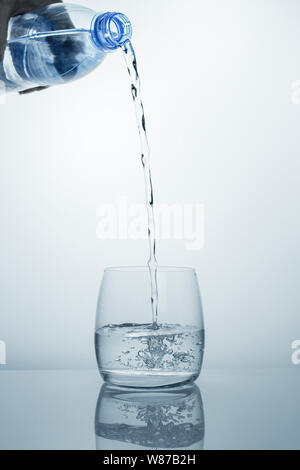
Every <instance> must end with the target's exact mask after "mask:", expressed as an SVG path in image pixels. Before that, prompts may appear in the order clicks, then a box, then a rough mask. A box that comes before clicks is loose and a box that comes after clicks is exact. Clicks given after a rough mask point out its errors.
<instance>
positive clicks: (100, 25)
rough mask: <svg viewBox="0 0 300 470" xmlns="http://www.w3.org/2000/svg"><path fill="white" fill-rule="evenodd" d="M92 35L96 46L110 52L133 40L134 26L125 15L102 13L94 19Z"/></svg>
mask: <svg viewBox="0 0 300 470" xmlns="http://www.w3.org/2000/svg"><path fill="white" fill-rule="evenodd" d="M91 34H92V39H93V41H94V43H95V45H96V46H97V47H98V48H99V49H102V50H105V51H107V52H109V51H113V50H115V49H117V48H118V47H119V46H121V45H122V44H124V43H125V42H126V41H129V40H130V39H131V36H132V26H131V23H130V21H129V19H128V18H127V16H125V15H123V13H116V12H107V13H100V14H98V15H96V16H95V17H94V18H93V21H92V24H91Z"/></svg>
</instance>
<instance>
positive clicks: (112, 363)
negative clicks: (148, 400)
mask: <svg viewBox="0 0 300 470" xmlns="http://www.w3.org/2000/svg"><path fill="white" fill-rule="evenodd" d="M157 286H158V327H157V328H155V326H154V325H153V323H152V311H151V284H150V275H149V270H148V268H147V267H129V268H107V269H105V271H104V276H103V280H102V284H101V289H100V293H99V300H98V306H97V317H96V331H95V348H96V356H97V362H98V367H99V370H100V373H101V375H102V377H103V379H104V380H105V381H107V382H109V383H112V384H116V385H122V386H129V387H162V386H168V385H175V384H179V383H184V382H189V381H193V380H195V379H196V378H197V377H198V376H199V373H200V370H201V366H202V360H203V352H204V324H203V315H202V307H201V298H200V291H199V286H198V281H197V275H196V272H195V271H194V270H193V269H191V268H173V267H172V268H165V267H159V268H157Z"/></svg>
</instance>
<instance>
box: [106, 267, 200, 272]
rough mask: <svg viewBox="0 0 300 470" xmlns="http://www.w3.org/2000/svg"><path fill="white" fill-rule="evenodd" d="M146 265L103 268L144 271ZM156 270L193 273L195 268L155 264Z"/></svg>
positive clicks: (147, 268) (146, 268) (121, 270)
mask: <svg viewBox="0 0 300 470" xmlns="http://www.w3.org/2000/svg"><path fill="white" fill-rule="evenodd" d="M148 270H149V267H148V266H109V267H107V268H104V272H139V271H140V272H144V271H148ZM157 271H158V272H190V273H195V272H196V270H195V268H191V267H186V266H157Z"/></svg>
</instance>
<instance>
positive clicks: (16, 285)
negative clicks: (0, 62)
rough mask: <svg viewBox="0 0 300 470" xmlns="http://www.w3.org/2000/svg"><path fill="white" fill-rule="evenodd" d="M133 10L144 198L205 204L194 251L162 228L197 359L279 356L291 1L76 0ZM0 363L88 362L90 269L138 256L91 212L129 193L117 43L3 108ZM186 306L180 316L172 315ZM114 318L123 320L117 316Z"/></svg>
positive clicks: (298, 9) (294, 32)
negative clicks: (103, 233) (192, 289)
mask: <svg viewBox="0 0 300 470" xmlns="http://www.w3.org/2000/svg"><path fill="white" fill-rule="evenodd" d="M73 3H83V4H86V6H90V7H91V8H94V9H95V10H99V11H105V10H110V11H112V10H119V11H123V12H124V13H126V14H127V15H128V16H129V18H130V19H131V20H132V23H133V28H134V37H133V40H134V45H135V48H136V53H137V57H138V63H139V69H140V73H141V77H142V86H143V95H144V101H145V108H146V118H147V123H148V130H149V137H150V142H151V149H152V172H153V179H154V186H155V188H154V189H155V198H156V201H157V202H161V203H170V204H173V203H204V204H205V212H206V228H205V238H206V241H205V246H204V248H203V249H202V250H201V251H198V252H194V251H186V249H185V245H184V242H180V241H169V242H167V241H161V242H160V243H159V245H158V259H159V262H160V264H163V265H177V266H180V265H188V266H193V267H195V268H197V270H198V273H199V280H200V287H201V293H202V300H203V307H204V315H205V323H206V330H207V344H206V355H205V366H223V365H224V366H245V367H246V366H261V365H262V366H270V367H273V366H289V365H290V366H291V367H293V366H292V365H291V360H290V357H291V353H292V350H291V343H292V341H293V340H295V339H299V338H300V316H299V309H300V293H299V277H300V265H299V261H300V259H299V248H298V245H299V237H300V221H299V192H300V184H299V183H300V182H299V174H300V168H299V166H300V165H299V151H300V105H299V106H296V105H293V104H292V101H291V85H292V82H293V81H294V80H299V79H300V3H299V1H298V0H239V1H238V0H226V1H224V0H207V1H203V0H202V1H200V0H186V1H182V0H181V1H179V0H151V2H149V1H147V0H111V1H108V0H103V1H96V0H86V1H85V2H84V1H82V0H80V1H78V2H77V1H75V0H73ZM0 125H1V127H0V128H1V159H0V165H1V168H0V194H1V197H0V211H1V212H0V213H1V231H0V256H1V263H0V276H1V296H0V339H2V340H5V342H6V345H7V365H6V366H1V369H10V368H11V369H30V368H33V369H34V368H39V369H45V368H89V367H94V366H95V358H94V350H93V330H94V317H95V308H96V301H97V295H98V289H99V285H100V281H101V277H102V272H103V269H104V267H105V266H111V265H142V264H145V261H146V257H147V243H146V242H144V241H138V242H133V241H101V240H98V239H97V237H96V225H97V217H96V210H97V208H98V207H99V205H100V204H101V203H110V202H111V203H114V202H117V200H118V198H119V197H120V196H128V198H129V200H130V201H132V202H134V203H139V202H141V201H143V198H144V187H143V177H142V170H141V164H140V160H139V142H138V138H137V129H136V123H135V116H134V112H133V105H132V100H131V95H130V90H129V83H128V77H127V71H126V68H125V66H124V63H123V59H122V56H121V54H120V53H116V54H111V55H110V56H109V57H108V58H107V59H106V60H105V62H104V63H103V64H102V65H101V66H100V67H99V69H98V70H96V71H95V72H93V73H92V74H91V75H90V76H88V77H86V78H84V79H82V80H81V81H79V82H74V83H73V84H70V85H67V86H60V87H54V88H52V89H49V90H46V91H44V92H40V93H35V94H31V95H27V96H18V95H13V94H11V95H9V96H8V97H7V103H6V104H4V105H1V106H0ZM183 314H184V313H183ZM124 321H126V318H124Z"/></svg>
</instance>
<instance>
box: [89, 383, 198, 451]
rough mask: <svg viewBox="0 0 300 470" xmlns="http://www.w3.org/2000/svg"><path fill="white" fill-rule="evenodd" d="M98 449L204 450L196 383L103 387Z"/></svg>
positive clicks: (97, 421)
mask: <svg viewBox="0 0 300 470" xmlns="http://www.w3.org/2000/svg"><path fill="white" fill-rule="evenodd" d="M95 434H96V449H97V450H137V449H144V450H149V449H152V450H156V449H160V450H167V449H170V450H176V449H184V450H201V449H203V444H204V411H203V404H202V399H201V394H200V390H199V388H198V387H197V386H196V385H195V384H190V385H183V386H180V387H174V388H170V389H151V390H149V389H148V390H145V389H131V388H123V387H116V386H112V385H108V384H105V385H103V386H102V388H101V390H100V394H99V398H98V402H97V407H96V415H95Z"/></svg>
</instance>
